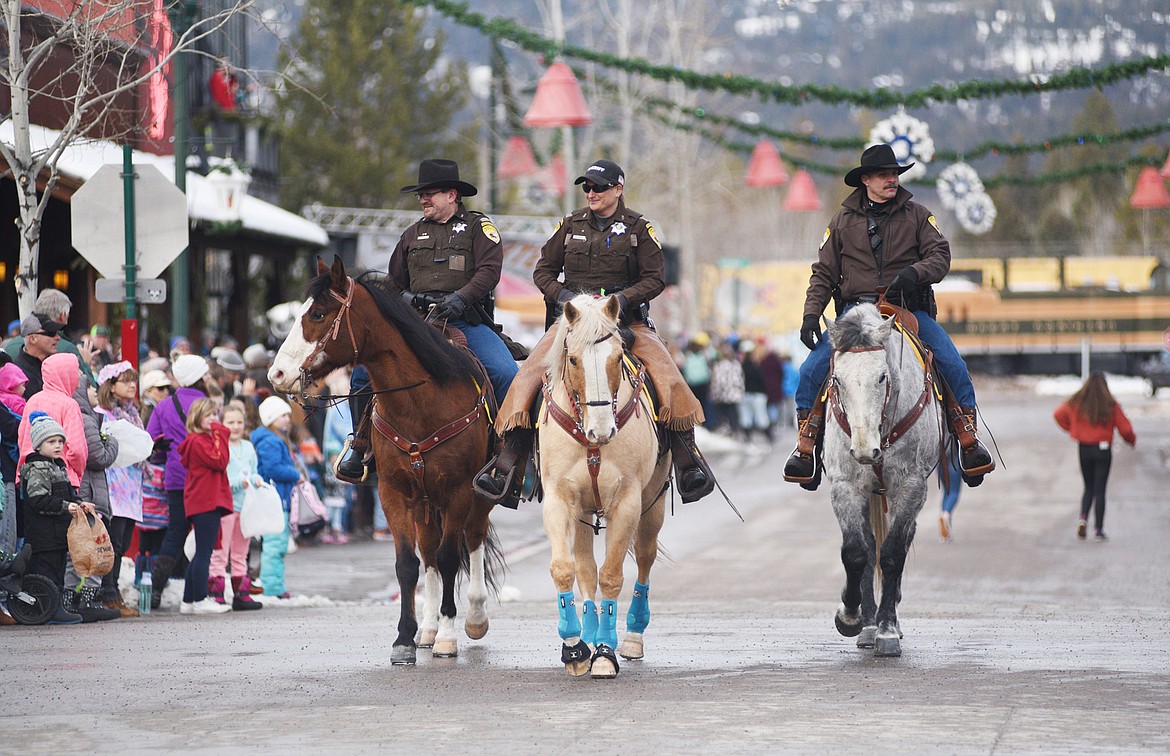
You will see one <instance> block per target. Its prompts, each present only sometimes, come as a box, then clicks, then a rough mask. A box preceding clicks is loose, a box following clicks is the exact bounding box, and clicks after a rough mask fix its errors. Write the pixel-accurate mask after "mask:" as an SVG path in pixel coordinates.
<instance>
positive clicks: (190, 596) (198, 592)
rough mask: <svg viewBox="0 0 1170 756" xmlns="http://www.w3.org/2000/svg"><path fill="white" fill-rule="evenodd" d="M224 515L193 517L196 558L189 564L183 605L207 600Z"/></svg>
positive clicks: (200, 514)
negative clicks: (221, 520) (212, 557)
mask: <svg viewBox="0 0 1170 756" xmlns="http://www.w3.org/2000/svg"><path fill="white" fill-rule="evenodd" d="M222 516H223V513H222V512H220V511H219V510H218V509H217V510H215V511H213V512H200V513H199V514H197V515H191V518H190V520H191V527H192V529H194V531H195V556H193V557H192V558H191V561H190V562H188V563H187V576H186V580H185V581H184V583H183V603H185V604H190V603H193V602H196V601H202V600H203V599H205V598H207V573H208V572H210V571H211V552H212V551H214V550H215V539H216V538H218V537H219V519H220V517H222Z"/></svg>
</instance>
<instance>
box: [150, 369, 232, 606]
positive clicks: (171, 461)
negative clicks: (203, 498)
mask: <svg viewBox="0 0 1170 756" xmlns="http://www.w3.org/2000/svg"><path fill="white" fill-rule="evenodd" d="M171 372H172V373H174V375H175V382H176V383H178V384H179V388H178V390H176V391H175V393H174V394H172V395H171V397H170V398H169V399H167V400H164V401H162V402H160V403H159V405H158V406H157V407H155V409H154V412H153V413H151V415H150V422H149V423H148V424H147V426H146V432H147V433H149V434H150V436H151V438H153V439H155V440H156V441H157V440H159V439H160V437H162V438H166V439H167V440H168V441H170V448H169V449H168V450H167V461H166V472H165V475H164V477H163V485H164V487H165V488H166V490H167V509H168V510H169V517H168V522H167V533H166V536H165V537H164V538H163V543H162V547H161V548H160V549H159V554H158V559H157V561H156V562H155V565H154V572H153V573H152V578H153V580H154V584H153V590H152V591H151V598H150V606H151V608H153V609H157V608H158V607H159V605H160V604H161V603H162V592H163V589H164V588H166V586H167V581H168V580H170V578H171V573H172V572H174V570H175V567H176V566H177V565H178V563H179V559H180V557H181V556H182V555H183V541H184V540H185V539H186V538H187V512H186V509H185V508H184V505H183V486H184V485H185V484H186V482H187V469H186V468H185V467H183V462H182V460H181V459H180V458H179V444H181V443H182V442H183V439H185V438H186V437H187V412H188V410H190V409H191V405H192V404H194V403H195V401H196V400H197V399H203V398H205V397H208V396H212V394H213V393H219V392H218V387H216V386H215V384H214V383H213V382H212V381H211V380H210V376H209V375H208V365H207V360H205V359H203V358H202V357H200V356H199V355H196V354H184V355H181V356H180V357H179V358H178V359H177V360H175V364H174V365H173V366H172V368H171ZM212 398H214V397H212Z"/></svg>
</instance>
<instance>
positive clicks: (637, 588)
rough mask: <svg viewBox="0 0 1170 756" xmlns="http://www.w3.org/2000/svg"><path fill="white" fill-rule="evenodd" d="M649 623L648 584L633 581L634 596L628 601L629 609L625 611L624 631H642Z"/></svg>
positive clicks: (644, 630)
mask: <svg viewBox="0 0 1170 756" xmlns="http://www.w3.org/2000/svg"><path fill="white" fill-rule="evenodd" d="M649 624H650V586H648V585H645V584H643V583H639V582H636V581H635V583H634V598H633V600H631V601H630V611H629V612H627V613H626V632H628V633H644V632H646V626H647V625H649Z"/></svg>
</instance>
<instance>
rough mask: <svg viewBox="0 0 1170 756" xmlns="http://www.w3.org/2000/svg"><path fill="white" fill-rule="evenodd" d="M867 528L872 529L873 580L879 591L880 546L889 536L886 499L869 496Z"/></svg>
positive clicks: (875, 494)
mask: <svg viewBox="0 0 1170 756" xmlns="http://www.w3.org/2000/svg"><path fill="white" fill-rule="evenodd" d="M869 526H870V528H872V529H873V542H874V550H873V579H874V586H875V588H878V589H879V590H880V588H881V584H882V544H883V543H885V540H886V536H887V535H889V534H890V521H889V518H888V517H887V516H886V497H885V496H883V495H882V494H879V493H871V494H870V495H869Z"/></svg>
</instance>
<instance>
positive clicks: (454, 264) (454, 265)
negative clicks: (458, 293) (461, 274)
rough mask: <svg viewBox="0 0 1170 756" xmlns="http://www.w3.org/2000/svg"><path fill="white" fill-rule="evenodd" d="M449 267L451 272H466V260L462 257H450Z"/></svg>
mask: <svg viewBox="0 0 1170 756" xmlns="http://www.w3.org/2000/svg"><path fill="white" fill-rule="evenodd" d="M449 267H450V269H451V270H467V258H466V257H465V256H464V255H451V259H450V261H449Z"/></svg>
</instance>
